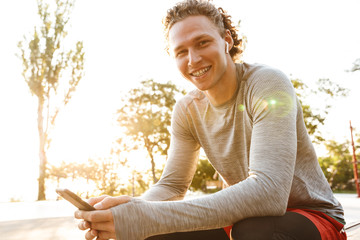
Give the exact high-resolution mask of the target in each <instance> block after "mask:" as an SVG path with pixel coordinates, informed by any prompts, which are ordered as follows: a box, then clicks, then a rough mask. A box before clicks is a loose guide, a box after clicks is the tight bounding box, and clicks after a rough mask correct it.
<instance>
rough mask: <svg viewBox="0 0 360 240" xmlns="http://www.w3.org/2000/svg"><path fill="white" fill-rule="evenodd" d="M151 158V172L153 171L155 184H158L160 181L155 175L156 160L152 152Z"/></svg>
mask: <svg viewBox="0 0 360 240" xmlns="http://www.w3.org/2000/svg"><path fill="white" fill-rule="evenodd" d="M149 155H150V158H151V171H152V175H153V181H154V184H155V183H157V181H158V179H157V178H156V174H155V160H154V156H153V155H152V153H151V152H149Z"/></svg>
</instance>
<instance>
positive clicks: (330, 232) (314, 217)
mask: <svg viewBox="0 0 360 240" xmlns="http://www.w3.org/2000/svg"><path fill="white" fill-rule="evenodd" d="M287 211H289V212H296V213H299V214H301V215H303V216H305V217H307V218H308V219H309V220H311V221H312V222H313V223H314V224H315V226H316V227H317V229H318V230H319V232H320V235H321V239H322V240H346V239H347V237H346V233H345V231H344V229H343V228H344V225H343V224H342V223H340V222H338V221H336V220H335V219H333V218H332V217H330V216H328V215H326V214H325V213H323V212H320V211H315V210H310V209H294V208H288V209H287Z"/></svg>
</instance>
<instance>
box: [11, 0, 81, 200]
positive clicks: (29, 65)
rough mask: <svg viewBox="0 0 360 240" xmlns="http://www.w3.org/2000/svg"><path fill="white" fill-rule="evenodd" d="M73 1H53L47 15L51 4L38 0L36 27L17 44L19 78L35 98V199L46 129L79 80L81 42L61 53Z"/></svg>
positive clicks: (41, 182) (41, 176) (45, 147)
mask: <svg viewBox="0 0 360 240" xmlns="http://www.w3.org/2000/svg"><path fill="white" fill-rule="evenodd" d="M73 2H74V0H66V1H62V0H55V9H54V11H53V12H51V11H50V10H49V9H50V7H52V5H50V4H48V3H45V2H44V1H43V0H38V1H37V4H38V15H39V17H40V20H41V21H40V24H39V25H38V26H35V27H34V33H33V34H32V35H31V36H30V39H29V40H28V39H27V38H26V36H24V39H23V40H22V41H20V42H19V44H18V47H19V49H20V55H19V57H20V59H21V60H22V64H23V73H22V74H23V77H24V79H25V82H26V83H27V84H28V87H29V89H30V92H31V94H32V95H35V96H36V97H37V99H38V109H37V115H38V118H37V127H38V133H39V158H40V164H39V178H38V188H39V189H38V200H45V199H46V196H45V170H46V165H47V156H46V152H47V150H48V148H49V146H50V142H51V141H50V129H51V128H52V127H54V125H55V120H56V117H57V116H58V113H59V110H60V108H61V107H63V106H65V105H66V104H67V103H68V102H69V101H70V99H71V97H72V95H73V93H74V91H75V90H76V87H77V86H78V84H79V82H80V80H81V79H82V77H83V67H84V52H83V43H82V42H80V41H79V42H77V43H76V47H75V49H74V50H69V51H65V50H64V46H63V45H65V44H64V39H65V37H66V35H67V31H66V26H67V23H68V21H69V18H70V13H71V10H72V9H73ZM60 79H64V80H62V81H60ZM65 79H66V80H65ZM60 83H61V84H60ZM60 90H61V91H60ZM59 92H62V93H63V95H62V94H60V93H59ZM59 98H60V99H59ZM56 100H57V101H56Z"/></svg>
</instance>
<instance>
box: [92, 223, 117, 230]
mask: <svg viewBox="0 0 360 240" xmlns="http://www.w3.org/2000/svg"><path fill="white" fill-rule="evenodd" d="M91 229H95V230H98V231H106V232H115V226H114V223H113V222H100V223H91Z"/></svg>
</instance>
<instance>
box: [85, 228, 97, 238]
mask: <svg viewBox="0 0 360 240" xmlns="http://www.w3.org/2000/svg"><path fill="white" fill-rule="evenodd" d="M95 237H96V235H94V234H93V233H92V232H91V230H89V231H88V232H87V233H86V234H85V239H86V240H92V239H94V238H95Z"/></svg>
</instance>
